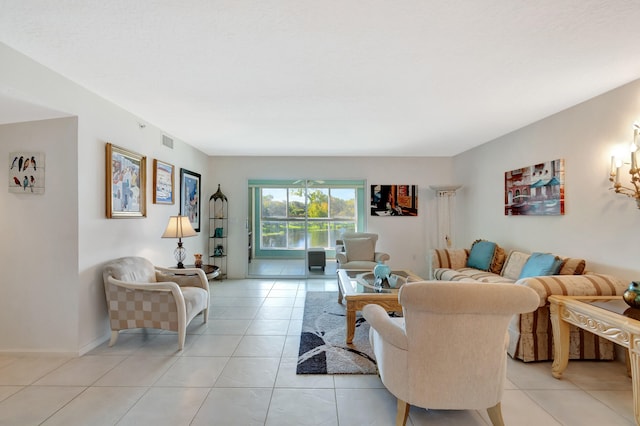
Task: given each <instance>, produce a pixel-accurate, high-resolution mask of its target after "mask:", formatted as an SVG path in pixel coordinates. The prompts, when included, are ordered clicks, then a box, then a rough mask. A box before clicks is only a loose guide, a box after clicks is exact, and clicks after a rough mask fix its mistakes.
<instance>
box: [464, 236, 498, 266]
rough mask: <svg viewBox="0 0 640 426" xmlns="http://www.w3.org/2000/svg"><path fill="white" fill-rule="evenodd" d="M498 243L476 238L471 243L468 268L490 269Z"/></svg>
mask: <svg viewBox="0 0 640 426" xmlns="http://www.w3.org/2000/svg"><path fill="white" fill-rule="evenodd" d="M496 246H497V244H496V243H492V242H490V241H484V240H476V241H475V242H474V243H473V245H471V251H470V252H469V258H468V259H467V268H475V269H479V270H481V271H488V270H489V268H490V267H491V261H492V260H493V255H494V253H495V252H496Z"/></svg>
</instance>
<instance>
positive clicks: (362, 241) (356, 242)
mask: <svg viewBox="0 0 640 426" xmlns="http://www.w3.org/2000/svg"><path fill="white" fill-rule="evenodd" d="M344 246H345V249H346V252H347V258H348V260H349V262H351V261H353V260H366V261H369V262H373V261H374V257H375V249H376V242H375V240H373V239H371V238H349V239H346V240H344Z"/></svg>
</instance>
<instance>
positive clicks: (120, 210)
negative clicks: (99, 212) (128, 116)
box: [106, 143, 147, 219]
mask: <svg viewBox="0 0 640 426" xmlns="http://www.w3.org/2000/svg"><path fill="white" fill-rule="evenodd" d="M146 181H147V157H145V156H143V155H140V154H137V153H135V152H133V151H129V150H127V149H124V148H121V147H119V146H116V145H113V144H111V143H107V144H106V210H107V212H106V213H107V218H110V219H116V218H139V217H146V216H147V200H146V193H147V192H146V187H147V182H146Z"/></svg>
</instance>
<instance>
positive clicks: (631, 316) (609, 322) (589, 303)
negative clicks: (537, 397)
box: [548, 296, 640, 425]
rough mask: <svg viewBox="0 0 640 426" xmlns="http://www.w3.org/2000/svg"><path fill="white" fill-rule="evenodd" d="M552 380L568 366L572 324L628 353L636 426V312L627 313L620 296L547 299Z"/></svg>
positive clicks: (639, 383) (639, 325) (639, 343)
mask: <svg viewBox="0 0 640 426" xmlns="http://www.w3.org/2000/svg"><path fill="white" fill-rule="evenodd" d="M548 300H549V304H550V305H549V311H550V312H551V326H552V327H553V344H554V357H553V366H552V367H551V374H552V375H553V377H555V378H556V379H561V378H562V373H563V372H564V370H565V369H566V368H567V365H568V363H569V325H570V324H573V325H575V326H577V327H580V328H582V329H584V330H587V331H590V332H592V333H594V334H596V335H598V336H601V337H604V338H605V339H608V340H611V341H612V342H614V343H617V344H619V345H621V346H623V347H625V348H627V349H628V351H629V363H630V364H631V383H632V389H633V414H634V417H635V419H636V424H637V425H640V310H637V309H631V308H629V306H628V305H627V304H626V303H625V302H624V300H622V297H621V296H549V298H548Z"/></svg>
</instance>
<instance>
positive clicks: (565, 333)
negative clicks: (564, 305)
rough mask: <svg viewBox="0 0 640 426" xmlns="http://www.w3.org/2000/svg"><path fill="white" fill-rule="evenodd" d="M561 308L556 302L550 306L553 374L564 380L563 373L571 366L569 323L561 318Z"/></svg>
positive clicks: (552, 302)
mask: <svg viewBox="0 0 640 426" xmlns="http://www.w3.org/2000/svg"><path fill="white" fill-rule="evenodd" d="M560 311H561V309H560V306H558V304H557V303H556V302H554V301H551V304H550V305H549V312H550V317H551V327H552V328H553V346H554V347H553V365H552V366H551V374H552V375H553V377H555V378H556V379H560V378H562V373H563V372H564V370H565V369H566V368H567V365H568V364H569V323H568V322H566V321H563V320H562V318H560Z"/></svg>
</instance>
